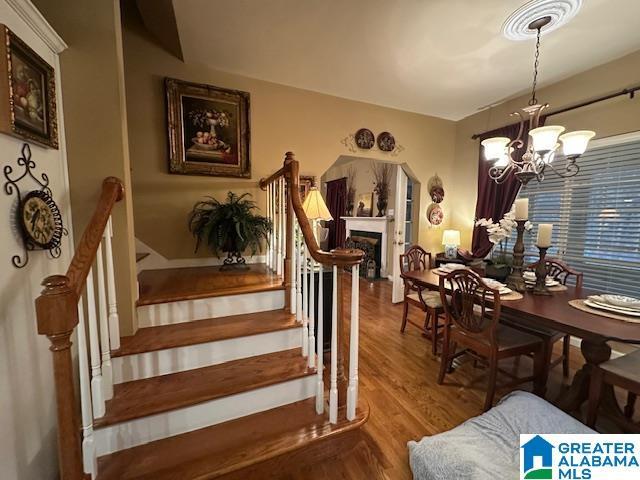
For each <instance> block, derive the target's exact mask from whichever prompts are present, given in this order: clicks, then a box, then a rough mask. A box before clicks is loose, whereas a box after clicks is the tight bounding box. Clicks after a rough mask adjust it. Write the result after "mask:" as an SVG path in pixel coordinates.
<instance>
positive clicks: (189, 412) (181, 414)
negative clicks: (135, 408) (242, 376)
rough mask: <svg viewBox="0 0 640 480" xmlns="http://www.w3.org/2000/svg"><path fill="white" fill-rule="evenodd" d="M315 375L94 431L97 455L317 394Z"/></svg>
mask: <svg viewBox="0 0 640 480" xmlns="http://www.w3.org/2000/svg"><path fill="white" fill-rule="evenodd" d="M315 382H316V376H315V375H308V376H306V377H303V378H299V379H296V380H290V381H288V382H283V383H278V384H275V385H271V386H269V387H264V388H259V389H256V390H251V391H249V392H243V393H239V394H237V395H230V396H227V397H223V398H219V399H216V400H211V401H209V402H204V403H201V404H198V405H193V406H190V407H186V408H182V409H178V410H172V411H170V412H165V413H161V414H157V415H151V416H148V417H143V418H138V419H135V420H131V421H128V422H122V423H119V424H115V425H110V426H108V427H102V428H97V429H96V430H95V431H94V439H95V446H96V454H97V455H98V456H102V455H106V454H109V453H113V452H116V451H119V450H124V449H127V448H131V447H135V446H137V445H142V444H144V443H149V442H152V441H154V440H160V439H162V438H167V437H171V436H174V435H179V434H181V433H186V432H190V431H192V430H197V429H199V428H204V427H207V426H210V425H216V424H218V423H222V422H226V421H228V420H233V419H235V418H240V417H244V416H246V415H251V414H253V413H258V412H262V411H265V410H269V409H272V408H276V407H280V406H283V405H287V404H289V403H293V402H297V401H300V400H304V399H307V398H311V397H313V396H314V395H315Z"/></svg>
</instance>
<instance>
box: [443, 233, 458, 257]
mask: <svg viewBox="0 0 640 480" xmlns="http://www.w3.org/2000/svg"><path fill="white" fill-rule="evenodd" d="M442 245H444V256H445V258H449V259H453V258H457V257H458V246H460V232H459V231H458V230H445V231H444V232H443V233H442Z"/></svg>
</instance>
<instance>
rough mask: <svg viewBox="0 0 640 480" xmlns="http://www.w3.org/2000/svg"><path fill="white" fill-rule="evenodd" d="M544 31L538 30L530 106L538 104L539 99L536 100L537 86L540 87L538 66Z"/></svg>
mask: <svg viewBox="0 0 640 480" xmlns="http://www.w3.org/2000/svg"><path fill="white" fill-rule="evenodd" d="M541 30H542V29H541V28H538V34H537V35H536V54H535V57H534V61H533V85H532V87H531V100H529V105H535V104H537V103H538V99H537V98H536V86H537V85H538V65H539V64H540V31H541Z"/></svg>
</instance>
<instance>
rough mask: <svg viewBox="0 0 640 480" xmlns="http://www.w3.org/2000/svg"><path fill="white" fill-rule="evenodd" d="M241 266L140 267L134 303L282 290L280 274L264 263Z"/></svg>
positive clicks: (142, 303) (165, 301)
mask: <svg viewBox="0 0 640 480" xmlns="http://www.w3.org/2000/svg"><path fill="white" fill-rule="evenodd" d="M247 267H248V268H247V269H245V270H227V271H222V272H221V271H220V267H219V266H208V267H187V268H167V269H162V270H143V271H142V272H140V274H139V275H138V283H139V285H140V298H139V299H138V306H142V305H154V304H158V303H168V302H177V301H182V300H195V299H200V298H210V297H221V296H227V295H240V294H243V293H255V292H266V291H272V290H282V289H283V288H284V287H283V286H282V277H281V276H278V275H276V274H275V273H273V272H270V271H268V270H267V268H266V265H265V264H251V265H247Z"/></svg>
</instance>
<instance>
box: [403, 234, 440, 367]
mask: <svg viewBox="0 0 640 480" xmlns="http://www.w3.org/2000/svg"><path fill="white" fill-rule="evenodd" d="M430 268H431V253H429V252H427V251H426V250H425V249H424V248H422V247H421V246H419V245H412V246H411V247H409V249H408V250H407V251H406V252H405V253H403V254H401V255H400V276H401V277H402V280H403V282H404V299H403V304H404V305H403V312H402V326H401V327H400V331H401V332H404V330H405V328H406V326H407V322H409V323H410V324H412V325H414V326H416V327H418V328H420V329H421V330H422V332H423V333H424V335H425V336H426V337H427V338H429V339H430V340H431V351H432V353H433V354H434V355H437V353H438V339H439V338H440V337H441V336H442V335H441V329H442V326H443V325H442V324H441V323H440V315H442V314H443V313H444V310H443V308H442V302H441V301H440V294H439V293H438V292H437V291H433V290H429V289H426V288H424V287H421V286H419V285H416V284H415V283H414V282H412V281H411V280H410V279H408V278H406V277H404V275H403V274H404V273H406V272H409V271H413V270H429V269H430ZM409 305H413V306H415V307H418V308H419V309H420V310H422V311H423V312H425V319H424V324H423V325H420V324H417V323H414V322H413V321H411V320H410V319H409V318H408V313H409Z"/></svg>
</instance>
